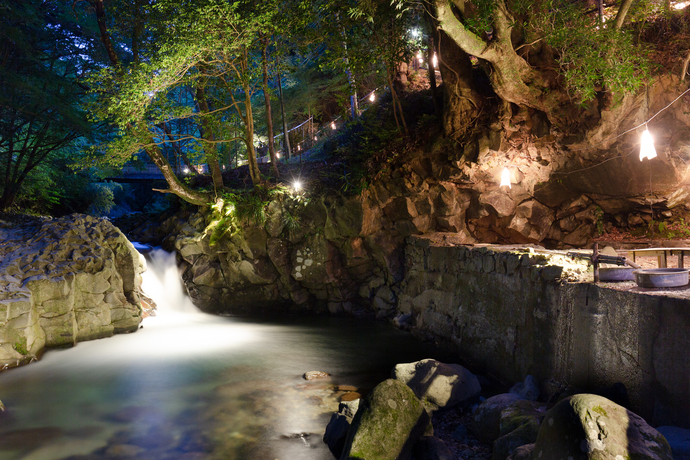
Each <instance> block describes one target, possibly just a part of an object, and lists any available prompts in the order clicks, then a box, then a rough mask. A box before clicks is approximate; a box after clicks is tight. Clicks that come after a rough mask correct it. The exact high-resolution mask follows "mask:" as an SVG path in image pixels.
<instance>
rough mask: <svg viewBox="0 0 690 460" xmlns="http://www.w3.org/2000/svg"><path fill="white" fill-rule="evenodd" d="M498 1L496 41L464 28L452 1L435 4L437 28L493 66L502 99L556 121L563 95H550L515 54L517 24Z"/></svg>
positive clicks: (544, 83) (546, 83)
mask: <svg viewBox="0 0 690 460" xmlns="http://www.w3.org/2000/svg"><path fill="white" fill-rule="evenodd" d="M495 1H496V7H495V10H494V21H493V26H494V33H493V39H492V40H490V41H488V42H487V41H484V40H483V39H482V38H481V37H480V36H478V35H476V34H474V33H472V32H471V31H470V30H469V29H467V28H466V27H465V26H464V24H463V23H462V22H461V21H460V20H459V19H458V18H457V17H456V16H455V13H454V12H453V10H452V8H451V1H450V0H435V2H434V5H435V7H436V13H437V20H438V28H439V29H441V30H443V31H444V32H445V33H446V34H447V35H448V37H450V38H451V39H452V40H453V41H454V42H455V43H456V44H457V45H458V46H459V47H460V48H462V50H463V51H465V52H466V53H467V54H469V55H472V56H476V57H477V58H479V59H483V60H485V61H487V62H488V63H489V64H490V65H491V72H490V76H489V78H490V79H491V84H492V86H493V89H494V91H495V92H496V94H497V95H498V96H499V97H500V98H501V99H503V100H504V101H507V102H512V103H514V104H517V105H523V106H527V107H532V108H535V109H538V110H541V111H542V112H545V113H546V114H547V115H549V117H550V118H554V121H557V120H558V117H559V114H558V113H557V109H558V107H559V106H560V104H561V100H560V94H559V93H558V91H551V90H550V89H551V88H550V87H549V81H548V80H547V79H546V78H544V76H543V75H541V74H540V73H539V72H538V71H537V70H535V69H533V68H532V67H530V65H529V64H528V63H527V62H526V61H525V60H524V59H523V58H522V57H521V56H520V55H518V54H517V53H516V52H515V50H514V49H513V44H512V40H511V32H512V29H513V26H512V25H513V23H514V20H513V18H512V17H511V15H510V13H509V12H508V9H507V8H506V5H505V3H504V2H503V0H495ZM440 47H441V45H439V48H440Z"/></svg>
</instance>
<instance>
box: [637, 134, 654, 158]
mask: <svg viewBox="0 0 690 460" xmlns="http://www.w3.org/2000/svg"><path fill="white" fill-rule="evenodd" d="M645 158H647V159H649V160H651V159H652V158H656V149H655V148H654V139H653V138H652V135H651V134H650V133H649V129H647V128H645V130H644V132H643V133H642V139H640V161H642V160H644V159H645Z"/></svg>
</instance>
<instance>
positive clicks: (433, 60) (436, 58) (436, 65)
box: [431, 53, 438, 67]
mask: <svg viewBox="0 0 690 460" xmlns="http://www.w3.org/2000/svg"><path fill="white" fill-rule="evenodd" d="M431 63H432V64H433V66H434V67H438V57H437V56H436V53H434V57H432V58H431Z"/></svg>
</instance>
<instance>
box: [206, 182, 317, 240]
mask: <svg viewBox="0 0 690 460" xmlns="http://www.w3.org/2000/svg"><path fill="white" fill-rule="evenodd" d="M271 201H279V202H281V203H282V205H283V210H284V212H283V215H282V219H283V223H284V224H285V227H286V229H287V230H288V231H294V230H295V229H297V228H298V227H299V210H300V208H302V207H304V206H305V205H306V204H307V203H308V198H306V197H305V196H304V195H303V194H301V193H295V192H293V191H292V190H290V189H289V188H288V187H285V186H283V185H276V186H264V185H262V186H256V187H254V188H253V189H251V190H249V191H244V192H240V191H224V192H221V193H220V194H219V196H218V198H217V200H216V202H215V203H214V204H212V205H211V209H212V211H213V212H212V215H211V223H210V224H209V225H208V226H207V227H206V230H205V233H207V234H209V233H210V235H211V237H210V243H209V244H211V245H212V246H213V245H215V244H217V243H218V241H219V240H220V239H221V238H223V237H224V236H226V235H230V236H232V235H234V234H235V233H237V232H239V231H241V229H242V227H243V226H252V225H258V226H261V225H263V224H264V223H265V222H266V209H267V208H268V205H269V204H270V203H271Z"/></svg>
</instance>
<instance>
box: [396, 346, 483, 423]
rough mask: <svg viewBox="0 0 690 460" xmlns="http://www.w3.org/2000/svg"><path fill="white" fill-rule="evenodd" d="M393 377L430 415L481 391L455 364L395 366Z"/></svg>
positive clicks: (425, 362)
mask: <svg viewBox="0 0 690 460" xmlns="http://www.w3.org/2000/svg"><path fill="white" fill-rule="evenodd" d="M393 374H394V376H395V378H396V379H398V380H400V381H401V382H403V383H405V384H406V385H407V386H409V387H410V388H412V391H414V394H415V395H416V396H417V397H418V398H419V399H420V400H421V401H422V402H423V403H424V406H425V407H426V408H427V410H428V411H430V412H432V411H435V410H436V409H439V408H442V407H452V406H454V405H456V404H459V403H461V402H463V401H465V400H467V399H470V398H473V397H475V396H478V395H479V393H480V392H481V386H480V385H479V380H478V379H477V377H476V376H475V375H474V374H472V373H471V372H470V371H468V370H467V369H465V368H464V367H462V366H461V365H459V364H445V363H442V362H440V361H436V360H435V359H424V360H421V361H417V362H415V363H405V364H397V365H396V366H395V369H394V370H393Z"/></svg>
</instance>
